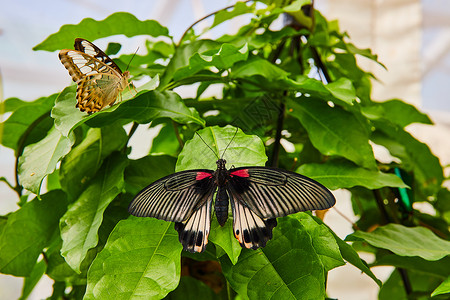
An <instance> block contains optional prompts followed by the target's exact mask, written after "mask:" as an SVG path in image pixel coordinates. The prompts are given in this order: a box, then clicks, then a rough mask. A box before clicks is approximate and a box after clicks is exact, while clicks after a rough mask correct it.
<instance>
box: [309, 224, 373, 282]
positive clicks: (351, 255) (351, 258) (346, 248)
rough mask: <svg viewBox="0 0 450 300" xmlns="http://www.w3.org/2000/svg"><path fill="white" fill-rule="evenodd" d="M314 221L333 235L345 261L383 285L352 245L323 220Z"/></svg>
mask: <svg viewBox="0 0 450 300" xmlns="http://www.w3.org/2000/svg"><path fill="white" fill-rule="evenodd" d="M314 220H315V221H316V222H317V223H318V224H321V225H323V226H325V227H326V228H327V229H328V231H329V232H330V233H331V234H332V235H333V237H334V239H335V240H336V243H337V245H338V246H339V251H340V253H341V255H342V258H343V259H345V260H346V261H348V262H349V263H351V264H352V265H354V266H355V267H357V268H358V269H360V270H361V272H364V273H365V274H367V276H369V277H370V278H372V279H373V280H374V281H375V282H376V283H377V284H378V285H379V286H381V285H382V283H381V281H380V280H379V279H378V278H377V277H376V276H375V274H373V272H372V271H371V270H370V268H369V266H368V265H367V263H366V262H365V261H364V260H362V259H361V258H360V257H359V256H358V253H356V251H355V249H353V247H352V246H351V245H349V244H347V243H346V242H344V241H343V240H342V239H341V238H339V237H338V236H337V235H336V234H335V233H334V232H333V231H332V230H331V229H330V228H329V227H328V226H327V225H326V224H325V223H323V221H322V220H320V219H319V218H314Z"/></svg>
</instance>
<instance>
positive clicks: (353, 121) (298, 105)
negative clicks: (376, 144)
mask: <svg viewBox="0 0 450 300" xmlns="http://www.w3.org/2000/svg"><path fill="white" fill-rule="evenodd" d="M298 100H300V101H298ZM287 109H288V111H289V114H290V115H292V116H293V117H295V118H297V119H298V120H299V121H300V122H301V123H302V125H303V127H305V129H306V130H307V131H308V135H309V138H310V139H311V142H312V144H313V145H314V147H316V148H317V149H318V150H319V151H320V152H322V153H323V154H325V155H339V156H342V157H345V158H347V159H349V160H351V161H353V162H355V163H356V164H357V165H361V166H363V167H366V168H372V169H373V168H374V167H375V166H376V165H375V158H374V156H373V152H372V147H371V146H370V145H369V133H368V131H367V130H366V129H365V128H364V127H362V126H361V124H360V122H359V120H358V119H357V118H356V117H355V115H353V114H352V113H350V112H347V111H345V110H343V109H342V108H340V107H338V106H335V107H333V108H332V107H330V106H328V105H327V104H326V103H324V102H323V101H320V100H317V99H308V98H302V99H297V101H294V100H290V99H289V100H288V102H287Z"/></svg>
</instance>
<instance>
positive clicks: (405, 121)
mask: <svg viewBox="0 0 450 300" xmlns="http://www.w3.org/2000/svg"><path fill="white" fill-rule="evenodd" d="M361 111H362V113H363V114H364V116H366V117H367V118H369V119H372V120H381V121H383V120H384V119H386V120H389V121H390V122H392V123H394V124H397V125H399V126H400V127H402V128H403V127H405V126H407V125H409V124H412V123H423V124H433V122H431V120H430V118H429V117H428V116H427V115H426V114H424V113H421V112H420V111H418V110H417V108H416V107H415V106H413V105H411V104H407V103H405V102H403V101H401V100H397V99H394V100H390V101H386V102H372V103H371V105H369V106H361Z"/></svg>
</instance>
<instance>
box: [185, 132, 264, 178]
mask: <svg viewBox="0 0 450 300" xmlns="http://www.w3.org/2000/svg"><path fill="white" fill-rule="evenodd" d="M235 133H236V128H235V127H232V126H226V127H219V126H213V127H207V128H204V129H202V130H199V131H198V134H199V135H200V136H201V137H202V138H203V141H202V140H201V139H200V137H198V136H197V135H195V136H194V137H193V138H192V139H191V140H189V141H187V142H186V144H185V145H184V148H183V150H182V151H181V153H180V155H179V156H178V161H177V166H176V171H177V172H179V171H183V170H189V169H212V170H215V169H216V168H217V167H216V161H217V158H218V157H222V156H223V158H225V160H226V161H227V163H228V166H231V165H233V166H235V167H242V166H264V163H265V162H266V160H267V157H266V155H265V149H264V144H263V143H262V141H261V139H260V138H259V137H257V136H256V135H246V134H245V133H243V132H242V130H240V129H239V130H238V131H237V133H236V135H235ZM233 137H234V138H233ZM205 143H206V145H205ZM230 143H231V144H230ZM228 145H229V146H228ZM227 146H228V148H227ZM209 147H211V149H212V150H211V149H210V148H209ZM225 149H226V151H225ZM213 151H214V152H213ZM224 151H225V153H224Z"/></svg>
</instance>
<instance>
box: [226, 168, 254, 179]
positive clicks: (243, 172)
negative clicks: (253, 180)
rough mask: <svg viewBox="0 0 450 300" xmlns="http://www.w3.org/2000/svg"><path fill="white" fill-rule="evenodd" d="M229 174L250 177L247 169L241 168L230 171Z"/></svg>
mask: <svg viewBox="0 0 450 300" xmlns="http://www.w3.org/2000/svg"><path fill="white" fill-rule="evenodd" d="M230 175H231V176H239V177H250V175H249V174H248V169H241V170H237V171H234V172H231V173H230Z"/></svg>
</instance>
